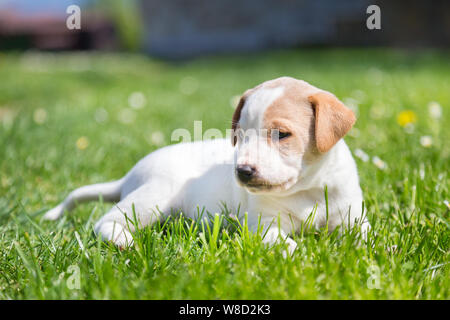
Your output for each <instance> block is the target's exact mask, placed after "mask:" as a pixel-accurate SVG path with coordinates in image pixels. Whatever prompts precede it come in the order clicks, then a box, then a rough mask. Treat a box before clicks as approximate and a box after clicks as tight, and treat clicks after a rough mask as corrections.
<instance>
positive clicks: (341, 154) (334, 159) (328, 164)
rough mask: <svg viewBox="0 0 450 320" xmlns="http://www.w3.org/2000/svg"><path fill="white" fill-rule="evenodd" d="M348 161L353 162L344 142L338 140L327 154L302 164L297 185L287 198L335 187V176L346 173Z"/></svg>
mask: <svg viewBox="0 0 450 320" xmlns="http://www.w3.org/2000/svg"><path fill="white" fill-rule="evenodd" d="M348 161H353V159H352V158H351V153H350V150H349V149H348V147H347V145H346V143H345V142H344V140H340V141H339V142H338V143H336V145H335V146H334V147H333V148H331V149H330V150H329V151H328V152H327V153H324V154H318V155H315V157H314V161H310V162H306V161H305V163H304V166H303V169H302V171H301V173H300V177H299V179H298V181H297V183H296V184H295V185H294V186H292V187H291V188H290V190H289V194H286V195H289V196H292V195H295V194H296V193H298V192H302V191H307V190H311V189H324V188H325V186H327V188H328V189H330V188H333V187H335V184H336V183H337V181H338V179H336V178H335V177H336V175H338V174H342V172H343V171H347V168H348V165H347V162H348ZM349 174H350V173H349Z"/></svg>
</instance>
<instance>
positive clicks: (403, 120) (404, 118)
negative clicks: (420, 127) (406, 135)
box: [397, 110, 417, 127]
mask: <svg viewBox="0 0 450 320" xmlns="http://www.w3.org/2000/svg"><path fill="white" fill-rule="evenodd" d="M416 121H417V116H416V113H415V112H414V111H411V110H404V111H402V112H400V113H399V114H398V116H397V122H398V124H399V125H401V126H402V127H406V126H407V125H408V124H410V123H415V122H416Z"/></svg>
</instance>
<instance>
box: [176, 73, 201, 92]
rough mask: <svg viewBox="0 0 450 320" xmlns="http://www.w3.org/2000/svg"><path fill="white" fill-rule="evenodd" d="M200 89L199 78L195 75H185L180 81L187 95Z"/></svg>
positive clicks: (182, 89)
mask: <svg viewBox="0 0 450 320" xmlns="http://www.w3.org/2000/svg"><path fill="white" fill-rule="evenodd" d="M197 89H198V80H197V79H196V78H194V77H184V78H183V79H181V81H180V91H181V93H183V94H185V95H191V94H193V93H195V91H197Z"/></svg>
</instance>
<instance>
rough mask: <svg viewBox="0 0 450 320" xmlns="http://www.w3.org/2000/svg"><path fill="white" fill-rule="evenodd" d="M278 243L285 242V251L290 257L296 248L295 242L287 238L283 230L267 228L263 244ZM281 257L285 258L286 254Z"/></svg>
mask: <svg viewBox="0 0 450 320" xmlns="http://www.w3.org/2000/svg"><path fill="white" fill-rule="evenodd" d="M279 241H282V242H285V243H286V244H287V249H288V251H289V254H290V255H292V254H293V253H294V251H295V249H296V248H297V242H295V241H294V240H293V239H292V238H290V237H289V236H287V235H286V233H284V231H283V230H281V229H280V228H278V227H269V229H268V230H267V232H266V234H265V236H264V238H263V243H266V244H269V245H273V244H275V243H277V242H279ZM283 256H284V257H286V254H285V253H283Z"/></svg>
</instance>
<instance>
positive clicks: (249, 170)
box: [236, 164, 256, 182]
mask: <svg viewBox="0 0 450 320" xmlns="http://www.w3.org/2000/svg"><path fill="white" fill-rule="evenodd" d="M236 172H237V175H238V177H239V179H240V180H241V181H242V182H247V181H249V180H250V179H251V178H252V177H253V176H254V175H255V173H256V168H255V167H252V166H249V165H247V164H245V165H238V166H237V167H236Z"/></svg>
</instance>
